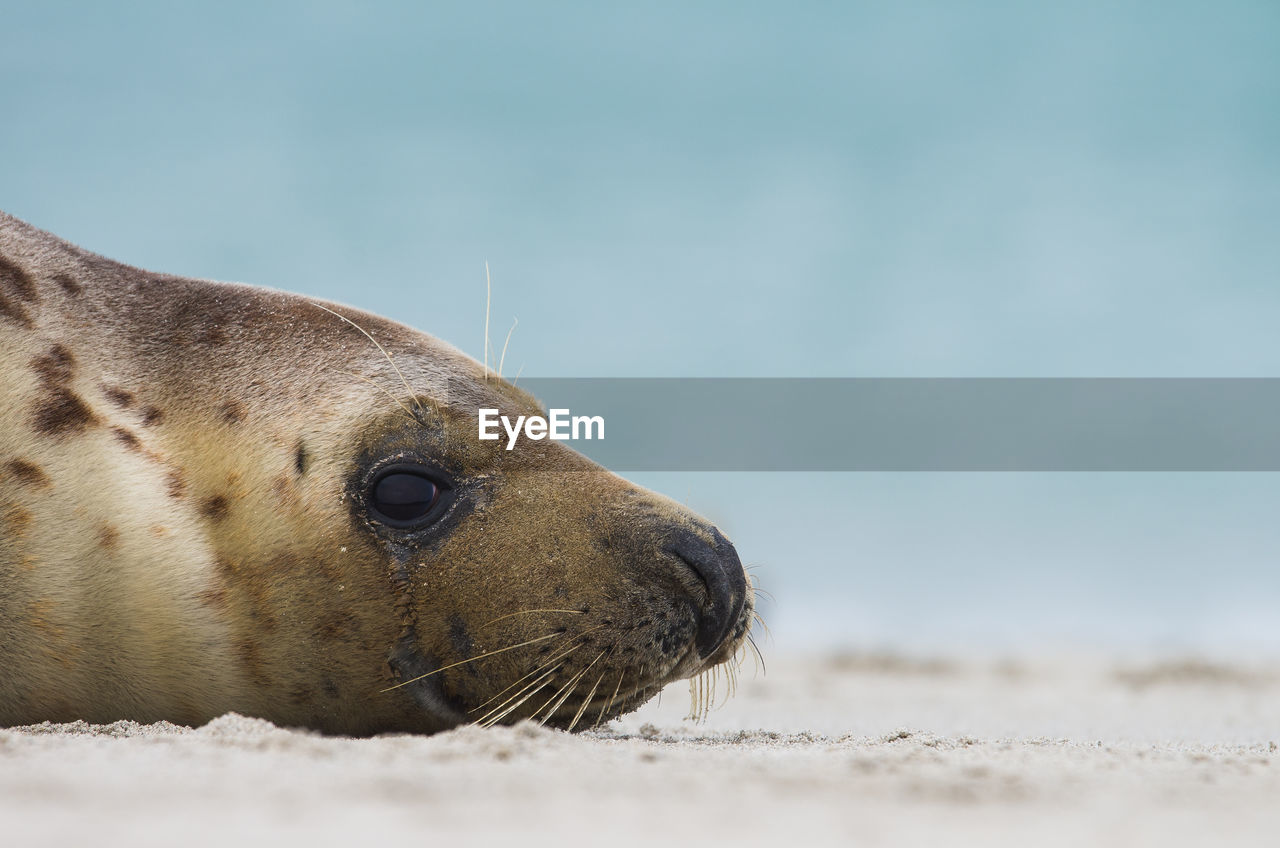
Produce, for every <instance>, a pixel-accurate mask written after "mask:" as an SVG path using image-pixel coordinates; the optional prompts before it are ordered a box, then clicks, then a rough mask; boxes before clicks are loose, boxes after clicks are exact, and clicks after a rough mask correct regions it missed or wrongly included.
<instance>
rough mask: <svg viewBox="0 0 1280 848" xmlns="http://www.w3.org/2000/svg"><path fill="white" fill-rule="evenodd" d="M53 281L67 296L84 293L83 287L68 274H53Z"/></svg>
mask: <svg viewBox="0 0 1280 848" xmlns="http://www.w3.org/2000/svg"><path fill="white" fill-rule="evenodd" d="M53 281H54V282H55V283H57V284H58V286H59V287H60V288H61V289H62V290H63V291H64V292H66V293H67V294H69V295H72V296H75V295H78V294H80V292H82V291H84V287H83V286H81V285H80V283H78V282H77V281H76V278H75V277H72V276H71V275H70V274H54V275H53Z"/></svg>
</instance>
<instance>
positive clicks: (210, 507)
mask: <svg viewBox="0 0 1280 848" xmlns="http://www.w3.org/2000/svg"><path fill="white" fill-rule="evenodd" d="M230 509H231V504H230V503H228V502H227V499H226V498H225V497H224V496H222V495H214V496H213V497H211V498H205V499H204V500H203V501H202V502H201V503H200V514H201V515H203V516H204V517H205V518H209V519H212V520H214V521H221V520H222V519H224V518H226V517H227V512H228V511H229V510H230Z"/></svg>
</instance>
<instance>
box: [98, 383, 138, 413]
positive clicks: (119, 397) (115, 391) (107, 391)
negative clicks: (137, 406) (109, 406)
mask: <svg viewBox="0 0 1280 848" xmlns="http://www.w3.org/2000/svg"><path fill="white" fill-rule="evenodd" d="M102 393H103V394H104V395H106V396H107V400H109V401H111V402H112V403H114V404H115V405H116V406H118V407H120V408H121V409H128V408H129V407H131V406H133V392H130V391H126V390H124V389H122V388H120V387H119V386H103V388H102Z"/></svg>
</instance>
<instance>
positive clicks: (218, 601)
mask: <svg viewBox="0 0 1280 848" xmlns="http://www.w3.org/2000/svg"><path fill="white" fill-rule="evenodd" d="M196 597H198V598H199V599H200V603H202V604H204V605H205V606H207V607H219V608H221V607H224V606H226V605H227V590H226V589H223V588H222V587H221V586H219V587H217V588H214V589H205V590H204V591H203V592H201V593H200V594H199V595H197V596H196Z"/></svg>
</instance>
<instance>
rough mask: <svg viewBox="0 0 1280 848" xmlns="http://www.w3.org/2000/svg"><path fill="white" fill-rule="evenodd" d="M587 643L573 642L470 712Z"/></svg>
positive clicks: (474, 710) (480, 707)
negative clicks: (573, 643) (574, 643)
mask: <svg viewBox="0 0 1280 848" xmlns="http://www.w3.org/2000/svg"><path fill="white" fill-rule="evenodd" d="M577 638H578V637H576V636H575V637H574V639H577ZM569 641H570V642H572V641H573V639H571V640H569ZM585 644H586V643H585V642H579V643H578V644H576V645H572V644H571V645H570V646H569V647H568V648H566V649H565V650H564V651H561V652H560V653H559V654H556V655H555V656H554V657H552V658H551V659H549V660H547V661H546V662H544V663H543V664H542V665H540V666H538V667H537V668H535V669H534V670H533V671H531V672H529V673H528V674H526V675H524V676H523V677H521V678H519V679H518V680H516V681H515V682H514V683H511V684H510V685H508V686H507V687H505V688H504V689H503V690H502V691H501V692H498V693H497V694H496V695H494V696H493V697H492V698H490V699H489V700H487V701H485V702H483V703H481V704H479V705H477V706H475V707H472V708H471V710H470V712H476V711H477V710H479V709H482V708H483V707H484V706H485V705H486V704H490V703H493V702H494V701H496V700H498V699H499V698H501V697H502V695H503V693H504V692H506V691H508V690H509V689H511V688H513V687H515V686H519V685H520V683H522V682H523V681H525V680H528V679H529V678H530V677H533V676H534V675H535V674H537V673H538V672H540V671H542V670H543V669H545V668H547V667H548V666H550V665H551V664H552V663H554V662H558V661H559V660H562V659H564V658H565V657H567V656H569V654H572V653H573V652H574V651H576V650H578V649H579V648H581V647H582V646H583V645H585Z"/></svg>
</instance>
